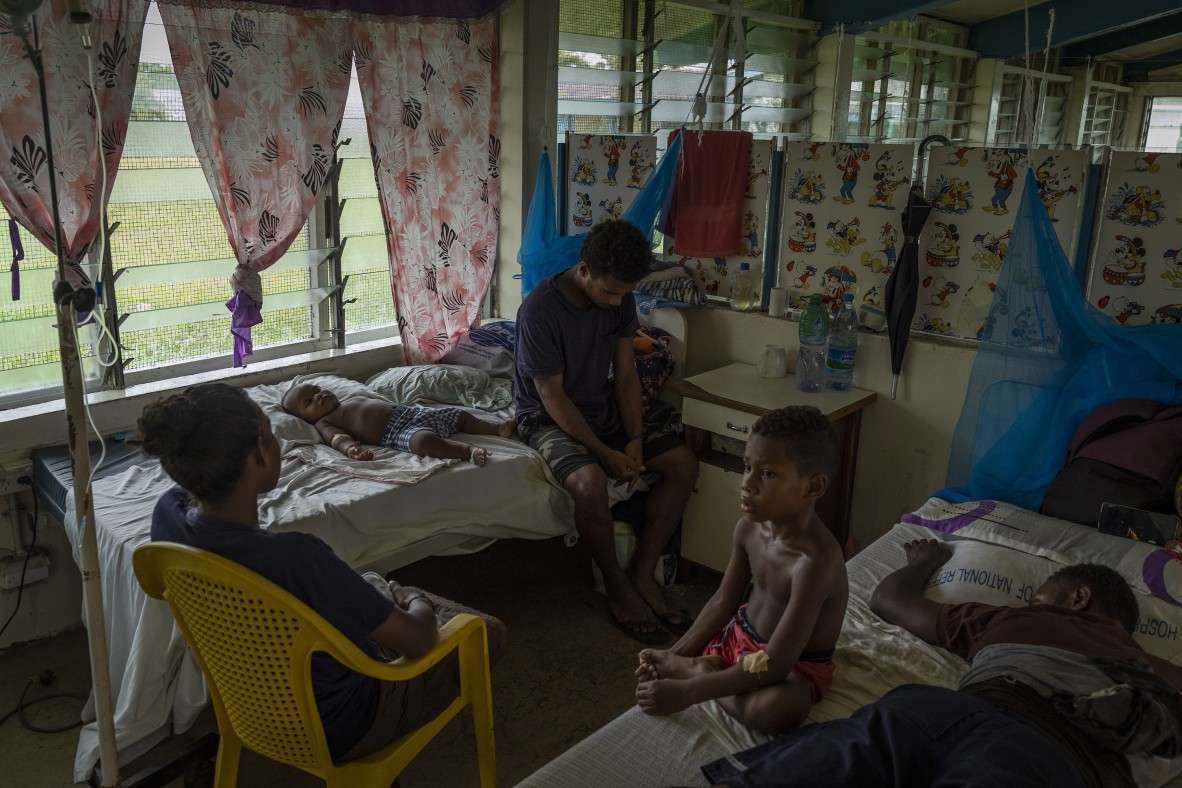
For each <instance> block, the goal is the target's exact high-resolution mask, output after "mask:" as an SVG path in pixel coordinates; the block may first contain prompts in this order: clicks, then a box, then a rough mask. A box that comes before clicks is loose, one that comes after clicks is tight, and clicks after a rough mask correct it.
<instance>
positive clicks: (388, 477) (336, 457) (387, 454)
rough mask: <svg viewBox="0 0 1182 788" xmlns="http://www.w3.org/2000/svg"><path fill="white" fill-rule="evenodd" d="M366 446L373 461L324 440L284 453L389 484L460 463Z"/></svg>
mask: <svg viewBox="0 0 1182 788" xmlns="http://www.w3.org/2000/svg"><path fill="white" fill-rule="evenodd" d="M369 448H370V449H372V450H373V459H372V460H354V459H352V458H351V457H346V456H345V455H343V454H341V453H340V452H339V451H337V450H336V449H333V448H330V447H328V446H325V445H324V444H323V443H321V444H317V445H315V446H297V447H295V448H294V449H292V450H291V451H290V452H288V453H287V454H286V455H285V456H287V457H292V458H294V459H297V460H299V461H300V462H304V463H307V464H308V465H315V466H316V467H318V468H325V469H327V470H330V471H334V472H336V473H343V474H345V475H346V476H356V477H357V478H359V479H372V480H374V481H378V482H388V483H390V484H417V483H418V482H421V481H422V480H423V479H426V478H427V477H428V476H430V475H431V474H433V473H435V472H436V471H438V470H441V469H443V468H446V467H447V466H449V465H455V464H456V463H458V462H461V460H443V459H439V458H438V457H420V456H418V455H417V454H408V453H407V452H404V451H395V450H394V449H387V448H384V447H380V446H370V447H369Z"/></svg>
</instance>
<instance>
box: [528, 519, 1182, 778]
mask: <svg viewBox="0 0 1182 788" xmlns="http://www.w3.org/2000/svg"><path fill="white" fill-rule="evenodd" d="M901 520H902V522H900V523H898V524H896V525H895V526H894V527H893V528H892V529H891V530H890V531H889V532H888V533H887V534H886V535H884V536H883V537H882V538H880V539H878V540H877V541H875V542H874V543H873V544H871V545H870V546H869V547H867V548H866V549H865V550H863V551H862V552H861V553H859V554H858V555H857V556H855V557H854V558H853V559H852V560H851V561H850V562H849V564H848V568H849V577H850V603H849V608H848V611H847V613H846V618H845V623H844V625H843V628H842V634H841V638H840V639H839V641H838V647H837V653H836V655H835V657H834V659H835V661H836V662H837V673H836V677H835V680H834V683H833V686H832V687H831V689H830V691H829V694H828V695H827V696H826V698H825V699H824V700H823V701H822V702H821V703H819V704H817V705H816V706H814V707H813V710H812V712H811V713H810V715H809V722H822V721H825V720H831V719H837V718H841V717H847V716H849V715H850V714H852V713H853V712H854V711H855V710H856V709H858V708H859V707H861V706H863V705H865V704H867V703H870V702H872V701H874V700H876V699H877V698H879V697H881V696H882V695H883V694H885V693H886V692H887V691H888V690H890V689H892V688H893V687H896V686H899V685H900V684H906V683H923V684H935V685H940V686H944V687H955V686H956V683H957V680H958V679H959V678H960V676H961V674H962V673H963V672H964V671H965V669H966V667H967V663H965V662H964V661H963V660H961V659H960V658H959V657H956V656H953V655H952V654H950V653H948V652H946V651H944V650H943V649H939V648H936V647H933V646H929V645H928V644H926V643H924V642H923V641H921V640H919V638H917V637H915V636H914V635H912V634H911V633H909V632H907V631H905V630H903V629H901V628H899V627H896V626H893V625H891V624H887V623H886V622H885V621H883V620H882V619H880V618H879V617H878V616H876V615H875V614H874V613H872V612H871V611H870V606H869V600H870V595H871V593H872V592H873V590H874V588H875V587H876V586H877V585H878V583H879V581H881V580H882V579H883V578H884V577H886V576H887V575H888V574H890V573H891V572H893V571H894V570H895V569H898V568H899V567H901V566H903V564H904V563H905V555H904V552H903V544H904V543H905V542H907V541H911V540H914V539H926V538H937V539H942V540H946V541H948V542H949V543H950V545H951V547H952V550H953V557H952V559H951V560H950V561H949V562H948V563H947V564H946V565H945V566H943V567H942V568H941V569H940V571H939V572H938V573H937V574H936V575H935V576H934V577H933V578H932V579H931V580H930V581H929V584H928V588H927V590H926V591H925V594H926V595H928V596H930V597H931V598H933V599H936V600H938V601H942V602H943V601H947V602H963V601H980V602H986V603H989V604H1008V605H1022V604H1025V603H1026V601H1027V600H1028V599H1029V597H1030V594H1031V593H1032V591H1033V590H1034V589H1035V588H1037V587H1038V586H1039V585H1040V584H1041V583H1042V582H1043V581H1044V580H1046V578H1047V577H1049V576H1050V575H1051V574H1052V573H1053V572H1054V571H1056V570H1057V569H1059V568H1060V567H1062V566H1065V565H1070V564H1076V563H1102V564H1105V565H1107V566H1111V567H1113V568H1114V569H1116V570H1118V571H1120V572H1121V574H1123V575H1124V577H1125V579H1126V580H1127V581H1128V582H1129V583H1130V585H1131V587H1132V588H1133V590H1134V592H1135V593H1136V596H1137V600H1138V604H1139V606H1140V612H1141V616H1140V620H1139V622H1138V626H1137V631H1136V633H1135V637H1136V639H1137V640H1138V641H1139V642H1140V643H1141V645H1142V646H1143V647H1144V648H1145V649H1146V650H1147V651H1148V652H1150V653H1152V654H1155V655H1157V656H1160V657H1162V658H1165V659H1168V660H1170V661H1171V662H1174V663H1175V664H1182V641H1179V637H1178V633H1179V629H1182V607H1179V604H1180V601H1182V561H1179V560H1177V559H1174V558H1172V557H1171V556H1170V554H1169V553H1167V552H1166V551H1165V550H1161V549H1158V548H1155V547H1153V546H1152V545H1147V544H1144V543H1141V542H1135V541H1132V540H1128V539H1121V538H1117V537H1112V536H1107V535H1104V534H1101V533H1099V532H1097V531H1096V530H1094V529H1089V528H1085V527H1082V526H1078V525H1075V524H1073V523H1068V522H1066V521H1063V520H1056V519H1053V518H1049V517H1043V516H1041V515H1037V514H1033V513H1030V512H1027V511H1025V510H1023V509H1018V508H1016V507H1013V506H1010V505H1009V504H1005V503H1001V502H996V501H981V502H970V503H966V504H952V503H948V502H946V501H943V500H941V499H939V498H933V499H931V500H929V501H928V502H927V504H925V505H924V506H923V507H921V508H920V509H918V510H917V511H916V512H913V513H911V514H907V515H904V516H903V517H902V518H901ZM622 669H627V668H626V666H624V667H622ZM764 740H766V737H764V736H761V735H759V734H755V733H753V732H752V731H751V730H749V729H748V728H746V727H745V726H743V725H741V724H739V723H737V722H735V721H734V720H733V719H732V718H730V717H729V716H728V715H727V714H726V713H725V712H724V711H722V709H721V707H719V706H718V704H717V703H716V702H714V701H711V702H708V703H704V704H700V705H698V706H692V707H690V708H689V709H686V710H685V711H683V712H680V713H678V714H675V715H671V716H668V717H650V716H646V715H645V714H643V713H642V712H641V711H640V710H639V708H637V707H633V708H631V709H629V710H628V711H626V712H624V714H622V715H620V716H619V717H617V718H616V719H615V720H614V721H612V722H611V723H609V724H608V725H606V726H604V727H603V728H601V729H600V730H599V731H597V732H596V733H594V734H592V735H591V736H590V737H588V738H587V739H584V740H583V741H582V742H580V743H578V744H576V745H575V746H574V747H572V748H571V749H570V750H568V751H567V752H565V753H564V754H562V755H561V756H559V757H558V758H556V759H555V760H553V761H551V762H550V763H549V764H547V765H546V766H544V767H542V769H540V770H539V771H537V772H535V773H534V774H533V775H531V776H530V777H529V778H527V779H526V780H525V781H523V782H521V783H519V787H520V788H591V787H592V786H595V788H624V787H625V786H627V787H629V788H640V787H642V786H668V785H679V786H705V785H708V783H707V781H706V779H705V778H704V777H703V775H702V773H701V771H700V770H699V767H700V766H701V765H702V764H703V763H707V762H709V761H713V760H715V759H718V758H724V757H727V756H728V755H730V754H732V753H734V752H737V751H739V750H744V749H747V748H749V747H753V746H755V745H756V744H758V743H760V742H762V741H764ZM1179 766H1182V764H1178V762H1177V761H1175V762H1168V761H1164V760H1159V761H1156V762H1150V761H1149V760H1148V759H1144V761H1143V762H1142V763H1140V764H1135V768H1136V769H1140V772H1139V773H1138V774H1139V777H1143V778H1144V779H1143V780H1141V782H1142V784H1144V785H1159V784H1161V783H1162V782H1163V781H1165V780H1166V778H1167V777H1169V776H1170V775H1171V772H1173V771H1175V769H1176V768H1177V767H1179ZM1135 773H1137V772H1136V771H1135ZM1168 784H1169V785H1170V786H1175V788H1176V787H1177V786H1180V785H1182V777H1175V778H1174V779H1172V780H1169V782H1168Z"/></svg>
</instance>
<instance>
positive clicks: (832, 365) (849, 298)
mask: <svg viewBox="0 0 1182 788" xmlns="http://www.w3.org/2000/svg"><path fill="white" fill-rule="evenodd" d="M857 352H858V316H857V315H856V314H854V294H853V293H846V294H845V300H844V301H843V302H842V304H841V311H840V312H838V313H837V317H836V318H835V319H834V321H833V327H832V328H830V330H829V352H828V353H826V354H825V385H827V386H828V387H829V388H831V389H836V390H837V391H845V390H846V389H848V388H849V387H850V386H852V385H854V356H855V355H856V354H857Z"/></svg>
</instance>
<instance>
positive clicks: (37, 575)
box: [0, 548, 49, 591]
mask: <svg viewBox="0 0 1182 788" xmlns="http://www.w3.org/2000/svg"><path fill="white" fill-rule="evenodd" d="M28 558H29V566H28V569H25V555H24V554H20V555H6V556H4V557H3V558H0V591H12V590H15V589H16V588H19V587H20V585H21V573H22V572H23V573H24V577H25V586H26V587H27V586H31V585H32V584H33V583H39V582H41V581H42V580H48V579H49V551H48V550H42V549H40V548H34V550H33V554H32V555H30V556H29V557H28Z"/></svg>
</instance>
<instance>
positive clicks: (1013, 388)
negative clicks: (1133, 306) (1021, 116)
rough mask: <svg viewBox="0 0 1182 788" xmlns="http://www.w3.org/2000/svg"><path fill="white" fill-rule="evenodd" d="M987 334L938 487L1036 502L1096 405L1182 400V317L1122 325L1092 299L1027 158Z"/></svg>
mask: <svg viewBox="0 0 1182 788" xmlns="http://www.w3.org/2000/svg"><path fill="white" fill-rule="evenodd" d="M980 339H981V342H980V345H979V348H978V350H977V358H976V361H975V362H974V363H973V371H972V375H971V377H970V378H969V386H968V393H967V394H966V396H965V402H964V407H963V409H962V410H961V413H960V420H959V422H957V425H956V431H955V433H954V434H953V439H952V451H951V454H950V457H949V461H948V477H947V479H946V481H945V484H946V485H947V487H946V489H944V490H941V491H939V492H937V493H936V495H938V496H940V497H942V498H946V499H951V500H958V501H963V500H976V499H982V498H996V499H999V500H1003V501H1007V502H1009V503H1012V504H1014V505H1016V506H1021V507H1023V508H1026V509H1031V510H1035V511H1037V510H1038V508H1039V504H1040V502H1041V501H1042V496H1043V494H1044V493H1045V492H1046V489H1047V487H1048V486H1049V485H1050V483H1051V481H1052V480H1053V479H1054V478H1055V475H1056V474H1057V473H1058V472H1059V470H1061V469H1062V467H1063V462H1064V460H1065V457H1066V453H1067V446H1068V443H1069V441H1070V439H1071V436H1072V434H1073V433H1074V432H1075V430H1076V428H1077V427H1078V426H1079V424H1080V422H1082V421H1083V419H1084V418H1086V417H1087V416H1088V415H1089V414H1090V413H1091V412H1092V411H1093V410H1095V409H1096V408H1097V407H1099V406H1100V405H1103V404H1104V403H1106V402H1111V401H1113V400H1118V399H1125V398H1128V397H1145V398H1148V399H1155V400H1158V401H1161V402H1166V403H1177V402H1182V325H1144V326H1132V327H1125V326H1122V325H1120V324H1119V323H1117V322H1116V320H1114V319H1113V318H1111V317H1109V316H1108V315H1105V314H1103V313H1102V312H1100V310H1099V309H1097V308H1096V307H1094V306H1092V305H1091V304H1090V303H1088V301H1087V300H1086V299H1085V298H1084V297H1083V295H1082V294H1081V293H1080V289H1079V284H1078V280H1077V279H1076V277H1075V275H1074V274H1073V273H1072V271H1071V266H1070V264H1069V263H1068V261H1067V256H1066V254H1064V252H1063V248H1062V247H1061V246H1060V245H1059V241H1058V238H1057V237H1056V236H1055V233H1054V231H1053V230H1052V227H1051V221H1050V219H1049V218H1048V216H1047V212H1046V209H1045V208H1044V207H1043V204H1042V201H1041V200H1039V199H1038V186H1037V184H1036V182H1035V178H1034V173H1033V172H1032V171H1030V170H1027V172H1026V188H1025V190H1024V192H1023V195H1022V204H1021V206H1020V207H1019V209H1018V214H1017V216H1016V218H1015V220H1014V236H1013V238H1012V240H1011V243H1010V247H1009V252H1008V253H1007V255H1006V259H1005V264H1004V265H1003V266H1002V268H1001V271H1000V275H999V277H998V282H997V289H996V290H995V291H994V294H993V303H992V305H991V307H990V311H989V317H988V319H987V320H986V322H985V327H984V329H983V331H982V334H981V337H980Z"/></svg>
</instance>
